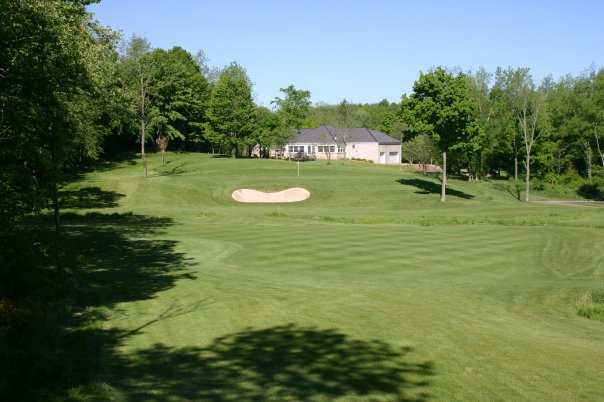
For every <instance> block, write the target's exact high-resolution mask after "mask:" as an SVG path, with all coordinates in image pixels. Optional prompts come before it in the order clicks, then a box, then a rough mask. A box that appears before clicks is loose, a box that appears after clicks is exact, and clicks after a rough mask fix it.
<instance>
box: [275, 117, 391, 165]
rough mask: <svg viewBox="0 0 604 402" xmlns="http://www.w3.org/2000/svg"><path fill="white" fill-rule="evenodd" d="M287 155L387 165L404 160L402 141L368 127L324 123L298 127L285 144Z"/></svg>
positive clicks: (276, 151)
mask: <svg viewBox="0 0 604 402" xmlns="http://www.w3.org/2000/svg"><path fill="white" fill-rule="evenodd" d="M274 153H276V154H281V155H282V156H283V157H285V158H300V157H308V158H314V159H363V160H368V161H372V162H374V163H380V164H384V165H397V164H400V163H401V142H400V141H399V140H397V139H395V138H392V137H390V136H389V135H387V134H384V133H382V132H380V131H375V130H370V129H368V128H337V127H330V126H321V127H318V128H303V129H300V130H298V132H297V134H296V135H295V136H294V137H292V138H291V139H290V140H289V141H288V142H287V144H285V146H284V147H283V148H280V149H277V150H274Z"/></svg>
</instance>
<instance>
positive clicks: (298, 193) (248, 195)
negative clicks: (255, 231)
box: [231, 187, 310, 202]
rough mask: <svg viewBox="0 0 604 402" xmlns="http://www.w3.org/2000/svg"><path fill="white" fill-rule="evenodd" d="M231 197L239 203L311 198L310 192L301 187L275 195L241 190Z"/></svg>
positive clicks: (296, 200) (292, 200)
mask: <svg viewBox="0 0 604 402" xmlns="http://www.w3.org/2000/svg"><path fill="white" fill-rule="evenodd" d="M231 197H233V199H234V200H235V201H238V202H299V201H304V200H305V199H307V198H308V197H310V192H309V191H308V190H306V189H305V188H301V187H292V188H288V189H287V190H283V191H277V192H274V193H265V192H264V191H257V190H250V189H247V188H241V189H238V190H235V191H233V194H231Z"/></svg>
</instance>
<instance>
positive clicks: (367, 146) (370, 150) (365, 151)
mask: <svg viewBox="0 0 604 402" xmlns="http://www.w3.org/2000/svg"><path fill="white" fill-rule="evenodd" d="M378 156H379V153H378V144H377V143H375V142H352V143H347V144H346V158H347V159H365V160H368V161H372V162H374V163H378Z"/></svg>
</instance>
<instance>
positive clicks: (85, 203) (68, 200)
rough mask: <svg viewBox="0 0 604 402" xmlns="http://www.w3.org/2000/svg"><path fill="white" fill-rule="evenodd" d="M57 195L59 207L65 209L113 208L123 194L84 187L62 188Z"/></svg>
mask: <svg viewBox="0 0 604 402" xmlns="http://www.w3.org/2000/svg"><path fill="white" fill-rule="evenodd" d="M59 197H60V205H61V208H65V209H92V208H114V207H117V206H118V201H119V199H120V198H122V197H124V194H120V193H117V192H115V191H105V190H102V189H101V188H99V187H84V188H80V189H77V190H62V191H60V192H59Z"/></svg>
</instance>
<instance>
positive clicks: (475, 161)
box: [464, 67, 494, 180]
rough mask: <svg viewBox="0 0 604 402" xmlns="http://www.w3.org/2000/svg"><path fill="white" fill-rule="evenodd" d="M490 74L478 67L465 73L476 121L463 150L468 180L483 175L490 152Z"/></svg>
mask: <svg viewBox="0 0 604 402" xmlns="http://www.w3.org/2000/svg"><path fill="white" fill-rule="evenodd" d="M491 77H492V75H491V74H490V73H489V72H487V71H486V70H485V69H484V68H482V67H481V68H479V69H478V71H476V72H475V73H474V74H471V73H469V74H467V78H468V96H469V98H470V99H471V100H472V103H473V105H474V113H473V119H474V121H475V122H476V124H475V125H474V127H473V129H472V130H469V134H470V135H469V137H468V140H467V141H466V144H465V147H464V151H465V152H466V155H467V158H468V171H469V174H470V180H472V178H475V179H477V180H478V179H480V176H482V175H484V174H485V173H486V172H485V163H486V159H487V158H488V156H489V155H490V154H491V153H492V144H493V142H494V141H493V140H492V139H491V138H489V133H492V130H491V119H492V117H493V113H494V110H493V105H492V102H491V99H490V97H489V94H490V88H489V85H490V82H491Z"/></svg>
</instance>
